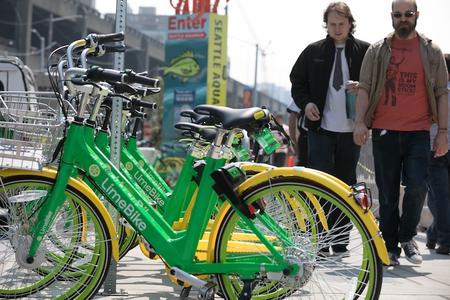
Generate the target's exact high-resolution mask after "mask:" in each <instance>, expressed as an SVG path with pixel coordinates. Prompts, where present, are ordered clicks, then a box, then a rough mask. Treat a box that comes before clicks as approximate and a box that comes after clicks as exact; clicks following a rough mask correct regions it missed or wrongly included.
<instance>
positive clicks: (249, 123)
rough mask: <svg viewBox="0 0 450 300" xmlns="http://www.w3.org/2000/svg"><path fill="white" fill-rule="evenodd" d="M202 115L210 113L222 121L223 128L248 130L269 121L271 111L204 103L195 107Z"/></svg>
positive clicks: (257, 127)
mask: <svg viewBox="0 0 450 300" xmlns="http://www.w3.org/2000/svg"><path fill="white" fill-rule="evenodd" d="M194 111H195V112H196V113H198V114H201V115H209V116H211V117H213V118H215V119H217V120H218V121H219V122H220V123H222V128H223V129H227V130H230V129H233V128H241V129H246V130H247V131H253V130H256V129H259V128H260V127H261V126H263V125H265V124H267V123H269V121H270V113H269V111H268V110H267V109H263V108H259V107H250V108H229V107H224V106H215V105H208V104H202V105H198V106H196V107H195V108H194Z"/></svg>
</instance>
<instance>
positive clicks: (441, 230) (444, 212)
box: [427, 152, 450, 246]
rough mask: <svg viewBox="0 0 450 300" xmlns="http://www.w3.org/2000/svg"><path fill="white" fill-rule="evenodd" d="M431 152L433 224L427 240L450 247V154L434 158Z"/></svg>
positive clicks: (430, 179) (429, 199) (430, 185)
mask: <svg viewBox="0 0 450 300" xmlns="http://www.w3.org/2000/svg"><path fill="white" fill-rule="evenodd" d="M433 156H434V153H433V152H431V161H430V172H429V176H430V177H429V181H428V184H429V188H430V189H429V190H428V207H429V208H430V211H431V214H432V215H433V223H432V224H431V226H430V228H428V230H427V239H428V241H430V242H434V243H436V242H437V243H439V245H444V246H450V181H449V180H450V176H449V174H450V154H449V153H447V154H446V155H444V156H441V157H436V158H434V157H433Z"/></svg>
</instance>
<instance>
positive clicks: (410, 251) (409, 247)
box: [401, 240, 422, 265]
mask: <svg viewBox="0 0 450 300" xmlns="http://www.w3.org/2000/svg"><path fill="white" fill-rule="evenodd" d="M401 245H402V248H403V251H404V252H405V256H406V259H407V260H408V261H409V262H410V263H413V264H415V265H420V264H421V263H422V256H421V255H420V252H419V249H417V244H416V242H414V240H410V241H409V242H405V243H401Z"/></svg>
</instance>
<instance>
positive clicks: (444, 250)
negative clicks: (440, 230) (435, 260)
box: [436, 245, 450, 255]
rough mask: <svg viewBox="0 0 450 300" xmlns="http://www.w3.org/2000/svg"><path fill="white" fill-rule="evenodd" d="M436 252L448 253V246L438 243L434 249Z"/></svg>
mask: <svg viewBox="0 0 450 300" xmlns="http://www.w3.org/2000/svg"><path fill="white" fill-rule="evenodd" d="M436 253H437V254H446V255H448V254H450V246H444V245H439V247H437V249H436Z"/></svg>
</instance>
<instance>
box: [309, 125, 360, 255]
mask: <svg viewBox="0 0 450 300" xmlns="http://www.w3.org/2000/svg"><path fill="white" fill-rule="evenodd" d="M359 150H360V147H359V146H358V145H356V144H355V143H354V142H353V133H351V132H348V133H347V132H346V133H340V132H331V131H327V130H324V129H319V130H309V131H308V167H309V168H313V169H316V170H320V171H323V172H326V173H328V174H331V175H333V176H335V177H337V178H339V179H340V180H342V181H344V182H345V183H347V184H348V185H352V184H354V183H356V165H357V164H358V159H359ZM321 204H322V206H323V208H324V211H325V213H326V214H327V221H328V225H329V227H330V228H333V230H332V233H333V236H336V237H337V238H338V239H339V242H333V241H331V244H332V248H333V250H334V251H338V252H340V251H343V250H345V247H346V246H347V245H348V239H349V232H350V229H351V225H350V224H349V223H350V220H349V219H348V218H347V217H346V216H342V213H340V211H339V210H338V209H336V207H334V208H331V207H330V205H329V204H328V203H321Z"/></svg>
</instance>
